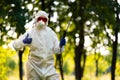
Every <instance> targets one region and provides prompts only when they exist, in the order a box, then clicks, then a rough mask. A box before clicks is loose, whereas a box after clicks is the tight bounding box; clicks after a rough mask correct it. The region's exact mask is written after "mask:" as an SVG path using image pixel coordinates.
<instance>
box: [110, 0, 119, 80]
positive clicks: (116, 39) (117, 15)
mask: <svg viewBox="0 0 120 80" xmlns="http://www.w3.org/2000/svg"><path fill="white" fill-rule="evenodd" d="M115 2H116V3H118V2H117V0H115ZM115 8H116V11H115V14H116V26H115V28H114V33H115V41H113V56H112V65H111V80H115V68H116V60H117V46H118V32H119V28H118V27H119V25H117V24H118V23H119V12H118V7H115Z"/></svg>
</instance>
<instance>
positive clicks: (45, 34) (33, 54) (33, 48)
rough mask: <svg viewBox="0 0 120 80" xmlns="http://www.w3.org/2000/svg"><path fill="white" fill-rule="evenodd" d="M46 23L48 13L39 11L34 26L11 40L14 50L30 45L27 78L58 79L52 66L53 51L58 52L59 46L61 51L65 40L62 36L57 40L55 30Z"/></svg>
mask: <svg viewBox="0 0 120 80" xmlns="http://www.w3.org/2000/svg"><path fill="white" fill-rule="evenodd" d="M47 25H48V14H47V13H46V12H44V11H39V12H38V13H37V14H36V15H35V24H34V27H33V28H32V29H31V30H29V31H26V32H25V33H24V34H23V35H22V36H20V37H19V38H18V39H16V40H14V41H13V47H14V48H15V49H16V50H20V49H21V48H23V47H24V46H29V47H30V54H29V56H28V61H27V64H26V67H27V80H60V76H59V74H58V73H57V72H56V70H55V68H54V57H53V53H58V54H59V53H60V47H61V48H62V51H63V46H64V45H65V43H66V40H65V39H64V38H62V39H61V40H60V42H59V41H58V38H57V35H56V34H55V32H54V31H53V30H52V29H51V28H50V27H48V26H47Z"/></svg>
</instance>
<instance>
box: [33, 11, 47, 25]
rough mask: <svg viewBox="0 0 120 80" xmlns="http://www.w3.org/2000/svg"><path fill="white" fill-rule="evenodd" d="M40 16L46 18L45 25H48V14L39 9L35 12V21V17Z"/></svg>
mask: <svg viewBox="0 0 120 80" xmlns="http://www.w3.org/2000/svg"><path fill="white" fill-rule="evenodd" d="M40 16H43V17H45V18H47V22H46V25H48V14H47V13H46V12H45V11H39V12H38V13H37V14H35V23H36V22H37V18H38V17H40Z"/></svg>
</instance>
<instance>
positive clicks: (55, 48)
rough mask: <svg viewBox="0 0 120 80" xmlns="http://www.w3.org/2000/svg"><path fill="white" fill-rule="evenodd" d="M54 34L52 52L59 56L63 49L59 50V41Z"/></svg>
mask: <svg viewBox="0 0 120 80" xmlns="http://www.w3.org/2000/svg"><path fill="white" fill-rule="evenodd" d="M53 34H54V46H53V51H54V53H56V54H60V51H61V52H62V51H63V50H64V47H62V48H60V45H59V43H60V42H59V40H58V38H57V35H56V34H55V33H53Z"/></svg>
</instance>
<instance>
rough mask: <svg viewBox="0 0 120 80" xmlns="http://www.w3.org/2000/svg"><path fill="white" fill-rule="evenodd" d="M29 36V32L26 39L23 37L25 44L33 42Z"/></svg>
mask: <svg viewBox="0 0 120 80" xmlns="http://www.w3.org/2000/svg"><path fill="white" fill-rule="evenodd" d="M28 36H29V34H27V36H26V37H25V39H23V43H24V44H30V43H31V42H32V38H29V37H28Z"/></svg>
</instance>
